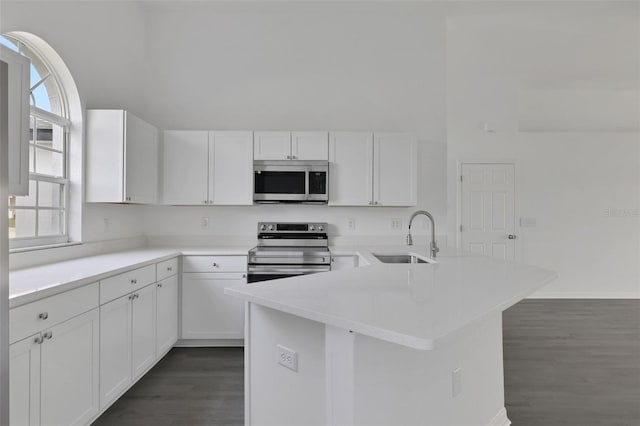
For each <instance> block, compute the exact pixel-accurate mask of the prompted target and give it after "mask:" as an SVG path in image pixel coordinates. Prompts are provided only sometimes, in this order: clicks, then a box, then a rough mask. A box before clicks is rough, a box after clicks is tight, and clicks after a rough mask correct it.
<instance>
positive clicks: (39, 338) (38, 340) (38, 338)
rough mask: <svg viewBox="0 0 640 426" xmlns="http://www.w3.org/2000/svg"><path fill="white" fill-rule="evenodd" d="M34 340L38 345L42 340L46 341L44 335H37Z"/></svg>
mask: <svg viewBox="0 0 640 426" xmlns="http://www.w3.org/2000/svg"><path fill="white" fill-rule="evenodd" d="M33 342H34V343H36V344H38V345H41V344H42V342H44V339H43V338H42V336H37V337H36V338H35V339H33Z"/></svg>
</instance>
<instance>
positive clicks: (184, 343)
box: [174, 339, 244, 348]
mask: <svg viewBox="0 0 640 426" xmlns="http://www.w3.org/2000/svg"><path fill="white" fill-rule="evenodd" d="M174 346H176V347H179V348H180V347H182V348H216V347H243V346H244V339H180V340H178V342H177V343H176V344H175V345H174Z"/></svg>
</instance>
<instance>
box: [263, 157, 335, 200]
mask: <svg viewBox="0 0 640 426" xmlns="http://www.w3.org/2000/svg"><path fill="white" fill-rule="evenodd" d="M253 201H254V202H255V203H314V204H326V203H327V202H328V201H329V162H328V161H302V160H255V161H254V162H253Z"/></svg>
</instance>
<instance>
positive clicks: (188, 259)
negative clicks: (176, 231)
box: [182, 256, 247, 272]
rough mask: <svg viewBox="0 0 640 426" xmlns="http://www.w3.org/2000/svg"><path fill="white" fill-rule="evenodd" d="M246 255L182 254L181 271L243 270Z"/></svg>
mask: <svg viewBox="0 0 640 426" xmlns="http://www.w3.org/2000/svg"><path fill="white" fill-rule="evenodd" d="M246 270H247V256H184V257H183V258H182V272H245V271H246Z"/></svg>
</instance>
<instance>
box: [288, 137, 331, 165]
mask: <svg viewBox="0 0 640 426" xmlns="http://www.w3.org/2000/svg"><path fill="white" fill-rule="evenodd" d="M291 156H292V157H293V158H292V159H293V160H322V161H328V160H329V134H328V133H327V132H292V133H291Z"/></svg>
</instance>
